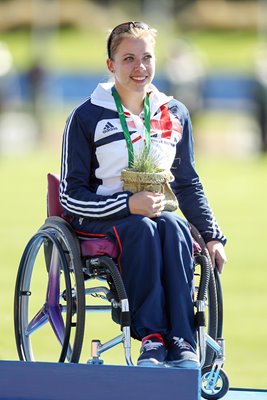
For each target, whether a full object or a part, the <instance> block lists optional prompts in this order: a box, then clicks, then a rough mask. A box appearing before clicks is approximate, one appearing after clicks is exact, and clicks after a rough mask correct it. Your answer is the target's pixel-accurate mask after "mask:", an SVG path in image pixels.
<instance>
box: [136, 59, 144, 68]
mask: <svg viewBox="0 0 267 400" xmlns="http://www.w3.org/2000/svg"><path fill="white" fill-rule="evenodd" d="M134 68H135V69H146V66H145V64H144V62H143V60H136V62H135V65H134Z"/></svg>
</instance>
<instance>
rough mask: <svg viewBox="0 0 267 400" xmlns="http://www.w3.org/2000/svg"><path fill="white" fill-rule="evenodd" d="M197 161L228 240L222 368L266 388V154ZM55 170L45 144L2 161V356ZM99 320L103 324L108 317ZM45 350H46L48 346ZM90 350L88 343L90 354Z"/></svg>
mask: <svg viewBox="0 0 267 400" xmlns="http://www.w3.org/2000/svg"><path fill="white" fill-rule="evenodd" d="M197 165H198V170H199V172H200V175H201V176H202V181H203V183H204V186H205V188H206V192H207V194H208V196H209V199H210V202H211V204H212V206H213V209H214V212H215V214H216V216H217V218H218V220H219V222H220V225H221V226H222V227H223V229H224V231H225V233H226V235H227V236H228V240H229V241H228V245H227V253H228V259H229V262H228V264H227V265H226V266H225V271H224V273H223V275H222V284H223V293H224V306H225V310H224V337H225V339H226V356H227V361H226V364H225V370H226V371H227V373H228V374H229V377H230V380H231V386H234V387H256V388H266V387H267V377H266V356H267V353H266V337H267V318H266V316H267V314H266V303H267V291H266V281H267V270H266V265H267V255H266V249H265V246H266V243H265V242H266V234H265V227H266V226H267V213H266V201H265V199H266V193H267V189H266V171H267V159H266V157H261V156H259V157H257V158H255V159H250V160H249V159H244V160H239V161H237V160H233V159H218V158H217V159H211V158H206V159H198V160H197ZM58 170H59V151H58V149H52V148H46V149H45V150H36V151H35V152H33V153H31V154H28V155H27V156H16V157H11V156H9V157H7V156H6V157H2V158H1V160H0V180H1V185H2V191H1V193H2V196H1V210H0V220H1V227H0V230H1V236H0V237H1V241H0V259H1V276H2V278H1V281H2V284H1V301H0V310H1V311H0V312H1V336H0V358H1V359H8V360H14V359H17V354H16V349H15V344H14V333H13V309H12V308H13V292H14V284H15V277H16V271H17V267H18V263H19V260H20V256H21V253H22V251H23V249H24V247H25V245H26V242H27V240H28V239H29V238H30V236H31V235H32V234H33V233H35V231H36V230H37V228H38V227H39V226H40V225H41V224H42V222H43V220H44V218H45V214H46V200H45V196H46V173H47V172H48V171H58ZM98 321H100V322H98V324H100V325H99V326H100V328H102V326H101V324H102V322H101V321H105V317H103V319H102V320H101V319H98ZM112 325H113V324H112V323H111V322H108V326H109V327H110V328H108V329H107V328H106V327H103V330H104V331H105V332H108V330H109V329H117V328H116V327H114V328H113V327H112ZM100 331H101V329H100ZM45 348H46V351H48V349H47V344H46V345H45ZM134 349H135V350H134V351H135V352H136V351H137V349H138V343H134ZM89 351H90V349H89V346H88V354H89ZM88 354H87V355H88ZM87 355H86V356H87ZM87 358H88V357H87ZM104 359H105V360H106V362H107V363H111V362H114V361H115V362H116V363H121V362H123V358H122V356H121V351H119V350H113V351H112V355H111V356H108V353H107V357H104Z"/></svg>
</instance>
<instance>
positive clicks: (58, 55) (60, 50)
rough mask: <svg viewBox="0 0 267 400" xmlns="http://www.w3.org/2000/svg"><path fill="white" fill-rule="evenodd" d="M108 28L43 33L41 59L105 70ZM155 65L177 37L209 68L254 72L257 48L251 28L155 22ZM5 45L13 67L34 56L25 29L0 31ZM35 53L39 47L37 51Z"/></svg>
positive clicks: (58, 64) (26, 63) (50, 63)
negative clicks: (184, 28) (174, 27)
mask: <svg viewBox="0 0 267 400" xmlns="http://www.w3.org/2000/svg"><path fill="white" fill-rule="evenodd" d="M108 28H109V27H106V26H103V25H101V23H100V28H99V29H97V31H96V30H90V29H88V30H85V29H84V30H77V29H64V30H60V31H59V32H58V33H56V34H55V35H48V36H47V38H46V39H44V37H42V42H41V43H39V49H42V52H41V59H40V61H41V62H42V63H43V65H45V66H47V67H48V68H53V69H56V70H62V69H63V70H72V71H73V70H76V71H80V70H84V71H96V72H99V71H106V67H105V58H106V37H107V32H108ZM156 28H157V29H158V36H157V46H156V56H157V69H158V70H161V69H162V67H163V65H164V63H165V62H166V59H167V58H168V56H169V51H170V46H171V44H172V43H175V41H176V40H177V38H184V39H186V40H188V41H189V42H191V43H192V44H193V45H194V46H195V47H196V49H198V50H199V51H200V52H201V53H202V56H203V57H204V60H205V62H206V63H207V68H208V69H211V70H212V69H215V70H217V71H218V70H224V71H225V70H231V71H233V70H234V71H242V72H253V71H254V68H255V56H256V50H257V34H256V32H254V31H248V32H246V31H245V32H243V31H188V32H179V31H177V32H170V30H169V29H167V27H166V29H164V27H161V26H157V27H156ZM0 40H2V41H4V42H6V44H7V45H8V47H9V49H10V51H11V53H12V56H13V59H14V64H15V67H16V68H18V69H19V70H21V69H22V70H24V69H27V68H28V67H29V66H30V65H31V62H32V61H33V59H34V55H33V54H32V51H33V49H34V48H35V45H34V42H33V37H32V35H31V33H30V32H29V31H27V30H22V31H14V32H6V33H2V34H1V39H0ZM36 53H37V54H38V51H37V52H36Z"/></svg>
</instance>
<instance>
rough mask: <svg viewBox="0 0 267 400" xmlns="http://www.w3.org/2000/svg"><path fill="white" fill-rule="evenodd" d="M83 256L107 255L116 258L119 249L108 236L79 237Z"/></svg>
mask: <svg viewBox="0 0 267 400" xmlns="http://www.w3.org/2000/svg"><path fill="white" fill-rule="evenodd" d="M79 241H80V246H81V253H82V256H83V257H95V256H103V255H105V256H109V257H111V258H117V257H118V255H119V250H118V248H117V246H116V244H115V243H114V242H112V241H111V240H110V239H108V238H105V237H104V238H84V237H79Z"/></svg>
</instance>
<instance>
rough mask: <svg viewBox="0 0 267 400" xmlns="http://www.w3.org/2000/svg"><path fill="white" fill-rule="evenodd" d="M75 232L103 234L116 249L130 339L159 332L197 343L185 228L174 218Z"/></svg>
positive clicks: (134, 218)
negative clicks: (109, 238)
mask: <svg viewBox="0 0 267 400" xmlns="http://www.w3.org/2000/svg"><path fill="white" fill-rule="evenodd" d="M71 223H72V225H73V227H74V229H77V230H79V231H84V232H87V233H90V234H103V233H104V234H107V235H108V236H110V237H112V238H113V240H115V241H116V242H117V244H118V246H119V249H120V256H119V260H118V261H119V267H120V270H121V275H122V279H123V282H124V285H125V289H126V292H127V295H128V299H129V306H130V311H131V317H132V327H131V331H132V335H133V337H135V338H137V339H142V338H143V337H145V336H147V335H149V334H151V333H160V334H161V335H162V337H163V338H164V339H165V341H166V342H167V343H168V341H171V339H172V337H173V336H178V337H182V338H184V339H185V340H186V341H188V342H189V343H190V344H191V345H193V347H196V343H195V328H194V308H193V297H192V295H193V257H192V238H191V235H190V231H189V228H188V224H187V222H186V221H184V220H183V219H182V218H181V217H179V216H178V215H176V214H174V213H170V212H163V213H162V214H161V216H160V217H158V218H154V219H150V218H147V217H143V216H141V215H130V216H129V217H127V218H123V219H118V220H108V221H91V220H87V219H85V218H74V219H73V220H72V222H71Z"/></svg>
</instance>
